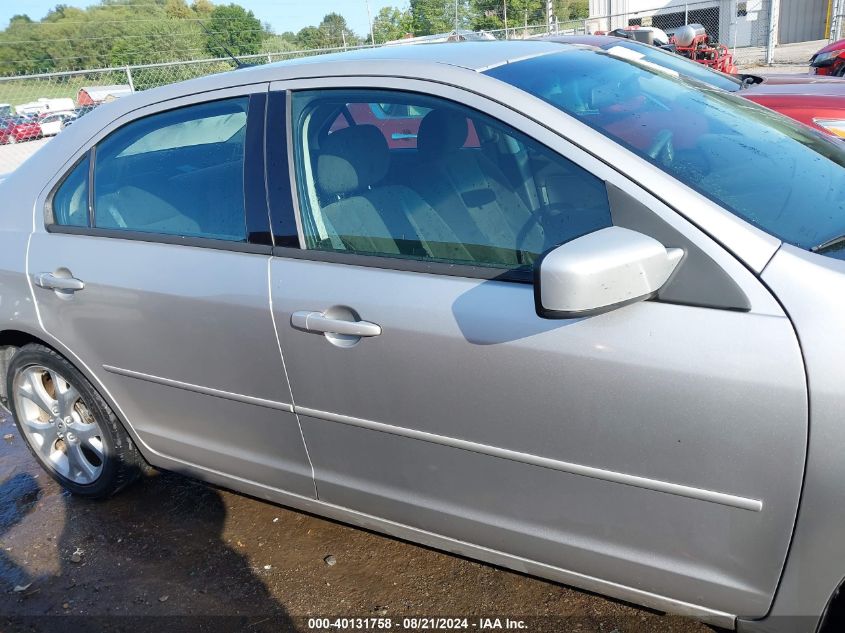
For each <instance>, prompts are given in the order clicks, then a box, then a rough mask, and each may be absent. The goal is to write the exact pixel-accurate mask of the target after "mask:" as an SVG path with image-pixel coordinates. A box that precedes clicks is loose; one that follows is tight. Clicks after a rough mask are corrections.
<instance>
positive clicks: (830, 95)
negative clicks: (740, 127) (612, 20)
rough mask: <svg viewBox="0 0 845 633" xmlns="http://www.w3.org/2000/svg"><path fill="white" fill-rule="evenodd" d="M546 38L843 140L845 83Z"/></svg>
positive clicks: (609, 41)
mask: <svg viewBox="0 0 845 633" xmlns="http://www.w3.org/2000/svg"><path fill="white" fill-rule="evenodd" d="M548 39H550V40H552V41H555V42H560V43H564V44H582V45H588V46H596V47H598V48H602V49H604V50H606V51H608V52H609V53H611V54H614V55H617V56H619V57H626V58H628V59H632V60H636V61H640V62H642V63H646V64H653V65H657V66H660V67H662V68H664V69H666V70H667V71H668V72H672V73H676V74H678V75H683V76H685V77H689V78H690V79H695V80H697V81H700V82H702V83H706V84H708V85H710V86H714V87H716V88H721V89H722V90H727V91H729V92H734V93H736V94H737V95H738V96H740V97H744V98H746V99H748V100H749V101H754V102H755V103H759V104H760V105H763V106H766V107H767V108H771V109H772V110H776V111H777V112H780V113H781V114H785V115H786V116H788V117H791V118H793V119H796V120H798V121H801V123H804V124H806V125H809V126H810V127H813V128H816V129H817V130H821V131H822V132H826V133H827V134H832V135H834V136H841V137H845V81H841V80H839V79H833V78H829V77H813V76H810V75H767V76H759V75H747V74H742V73H738V74H736V75H726V74H725V73H720V72H717V71H715V70H712V69H710V68H708V67H706V66H704V65H702V64H698V63H696V62H693V61H690V60H689V59H687V58H686V57H681V56H680V55H676V54H675V53H670V52H668V51H665V50H663V49H660V48H657V47H655V46H649V45H647V44H641V43H639V42H635V41H633V40H629V39H622V38H618V37H610V36H608V35H566V36H559V37H552V38H548ZM822 50H824V49H822Z"/></svg>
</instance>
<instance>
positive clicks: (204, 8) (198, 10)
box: [191, 0, 214, 17]
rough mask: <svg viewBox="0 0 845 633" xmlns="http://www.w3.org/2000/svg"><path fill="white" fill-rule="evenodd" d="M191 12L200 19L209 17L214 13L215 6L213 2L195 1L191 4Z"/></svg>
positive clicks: (205, 0) (206, 0)
mask: <svg viewBox="0 0 845 633" xmlns="http://www.w3.org/2000/svg"><path fill="white" fill-rule="evenodd" d="M191 10H192V11H193V12H194V13H195V14H196V15H197V16H199V17H204V16H207V15H208V14H209V13H211V12H212V11H214V5H213V4H212V3H211V0H194V2H193V3H191Z"/></svg>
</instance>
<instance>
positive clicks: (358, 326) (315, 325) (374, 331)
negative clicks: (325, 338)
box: [290, 310, 381, 336]
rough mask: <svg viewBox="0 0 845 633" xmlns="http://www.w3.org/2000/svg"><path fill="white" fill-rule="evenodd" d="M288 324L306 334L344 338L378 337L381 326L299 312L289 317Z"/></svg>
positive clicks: (305, 311) (306, 311) (367, 322)
mask: <svg viewBox="0 0 845 633" xmlns="http://www.w3.org/2000/svg"><path fill="white" fill-rule="evenodd" d="M290 324H291V325H292V326H293V327H295V328H297V329H300V330H306V331H307V332H321V333H323V334H345V335H346V336H378V335H379V334H381V326H380V325H378V324H376V323H370V322H369V321H347V320H345V319H333V318H331V317H327V316H326V315H324V314H323V313H322V312H312V311H310V310H300V311H299V312H294V313H293V314H292V315H291V317H290Z"/></svg>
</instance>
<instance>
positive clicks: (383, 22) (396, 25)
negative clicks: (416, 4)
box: [373, 7, 414, 44]
mask: <svg viewBox="0 0 845 633" xmlns="http://www.w3.org/2000/svg"><path fill="white" fill-rule="evenodd" d="M413 30H414V21H413V18H412V17H411V13H410V11H407V10H405V11H403V10H401V9H397V8H396V7H382V8H381V10H380V11H379V12H378V15H376V18H375V20H373V35H374V36H375V38H376V42H378V43H380V44H383V43H384V42H390V41H393V40H398V39H401V38H403V37H405V35H407V34H408V33H412V32H413Z"/></svg>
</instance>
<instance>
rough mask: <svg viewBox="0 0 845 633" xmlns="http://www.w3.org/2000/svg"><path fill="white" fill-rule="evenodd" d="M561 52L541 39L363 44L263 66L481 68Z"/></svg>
mask: <svg viewBox="0 0 845 633" xmlns="http://www.w3.org/2000/svg"><path fill="white" fill-rule="evenodd" d="M559 52H561V48H560V44H558V45H554V44H553V43H551V42H543V41H538V40H519V41H514V40H510V41H506V42H505V41H481V42H451V43H437V44H394V45H390V46H380V47H378V48H363V49H357V50H354V51H348V52H344V53H332V54H329V55H316V56H313V57H303V58H299V59H292V60H286V61H282V62H276V63H273V64H265V65H262V66H261V67H260V68H262V69H267V68H274V67H276V68H278V67H289V66H299V65H304V64H318V63H319V64H326V63H331V62H358V63H368V62H383V61H387V60H398V61H413V62H428V63H433V64H446V65H449V66H457V67H459V68H466V69H467V70H475V71H482V70H487V69H489V68H494V67H496V66H501V65H503V64H508V63H512V62H516V61H521V60H523V59H530V58H531V57H538V56H540V55H548V54H550V53H559Z"/></svg>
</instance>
